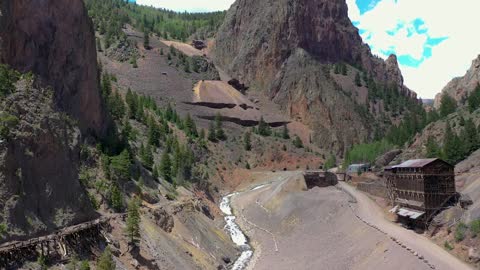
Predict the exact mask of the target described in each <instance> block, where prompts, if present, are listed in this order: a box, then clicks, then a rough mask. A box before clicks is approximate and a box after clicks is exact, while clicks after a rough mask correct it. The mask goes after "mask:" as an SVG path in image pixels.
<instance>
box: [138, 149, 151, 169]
mask: <svg viewBox="0 0 480 270" xmlns="http://www.w3.org/2000/svg"><path fill="white" fill-rule="evenodd" d="M142 147H143V144H142ZM141 159H142V163H143V165H144V166H145V167H146V168H148V169H151V168H152V167H153V153H152V147H151V146H150V144H147V147H145V148H144V150H143V155H142V156H141Z"/></svg>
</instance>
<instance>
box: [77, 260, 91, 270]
mask: <svg viewBox="0 0 480 270" xmlns="http://www.w3.org/2000/svg"><path fill="white" fill-rule="evenodd" d="M79 269H80V270H90V265H89V264H88V261H82V262H80V268H79Z"/></svg>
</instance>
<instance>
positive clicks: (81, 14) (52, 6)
mask: <svg viewBox="0 0 480 270" xmlns="http://www.w3.org/2000/svg"><path fill="white" fill-rule="evenodd" d="M0 62H2V63H6V64H9V65H10V66H11V67H12V68H14V69H17V70H19V71H20V72H28V71H32V72H33V73H34V74H35V75H36V76H37V77H38V78H40V79H41V80H42V81H44V83H45V85H48V86H50V87H52V88H53V89H54V98H55V106H56V108H57V109H60V110H62V111H65V112H67V113H68V114H69V115H70V116H72V117H73V118H75V119H77V120H78V122H79V126H80V128H81V130H82V132H86V131H91V132H93V133H94V134H95V135H103V133H104V132H105V112H104V109H103V107H102V101H101V98H100V91H99V85H98V68H97V55H96V47H95V36H94V31H93V26H92V23H91V20H90V18H89V17H88V14H87V11H86V9H85V7H84V4H83V1H82V0H68V1H67V0H61V1H58V0H46V1H27V0H3V1H1V3H0Z"/></svg>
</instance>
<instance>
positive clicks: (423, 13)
mask: <svg viewBox="0 0 480 270" xmlns="http://www.w3.org/2000/svg"><path fill="white" fill-rule="evenodd" d="M258 1H260V0H258ZM312 1H313V0H312ZM136 2H137V3H138V4H143V5H153V6H156V7H163V8H168V9H172V10H176V11H185V10H186V11H193V12H198V11H217V10H226V9H228V8H229V7H230V6H231V4H232V3H233V2H234V0H137V1H136ZM346 2H347V4H348V7H349V17H350V19H351V20H352V22H353V24H354V25H355V26H356V27H357V28H358V29H359V33H360V35H361V36H362V38H363V41H364V42H366V43H368V44H369V46H370V48H371V49H372V52H373V53H374V54H375V55H378V56H379V57H382V58H387V57H388V56H389V55H390V54H392V53H394V54H396V55H397V57H398V61H399V63H400V68H401V69H402V73H403V76H404V78H405V83H406V85H407V86H409V87H410V88H411V89H413V90H415V91H416V92H417V93H418V94H419V96H421V97H424V98H433V97H434V96H435V94H436V93H438V92H440V91H441V89H442V87H443V86H445V85H446V84H447V83H448V81H450V80H451V79H452V78H453V77H456V76H462V75H464V74H465V71H466V70H467V69H468V68H469V66H470V64H471V61H472V60H473V59H474V58H475V57H476V56H477V55H478V54H479V53H480V42H479V40H480V39H479V38H477V37H476V36H475V34H476V33H478V30H477V24H478V22H477V17H478V14H477V13H478V11H479V10H480V1H479V0H456V1H455V2H453V1H446V0H346Z"/></svg>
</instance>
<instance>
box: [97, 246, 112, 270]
mask: <svg viewBox="0 0 480 270" xmlns="http://www.w3.org/2000/svg"><path fill="white" fill-rule="evenodd" d="M115 267H116V265H115V261H114V260H113V257H112V252H111V251H110V248H109V247H107V248H106V249H105V250H104V251H103V253H102V256H100V258H99V259H98V262H97V269H98V270H115Z"/></svg>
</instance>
